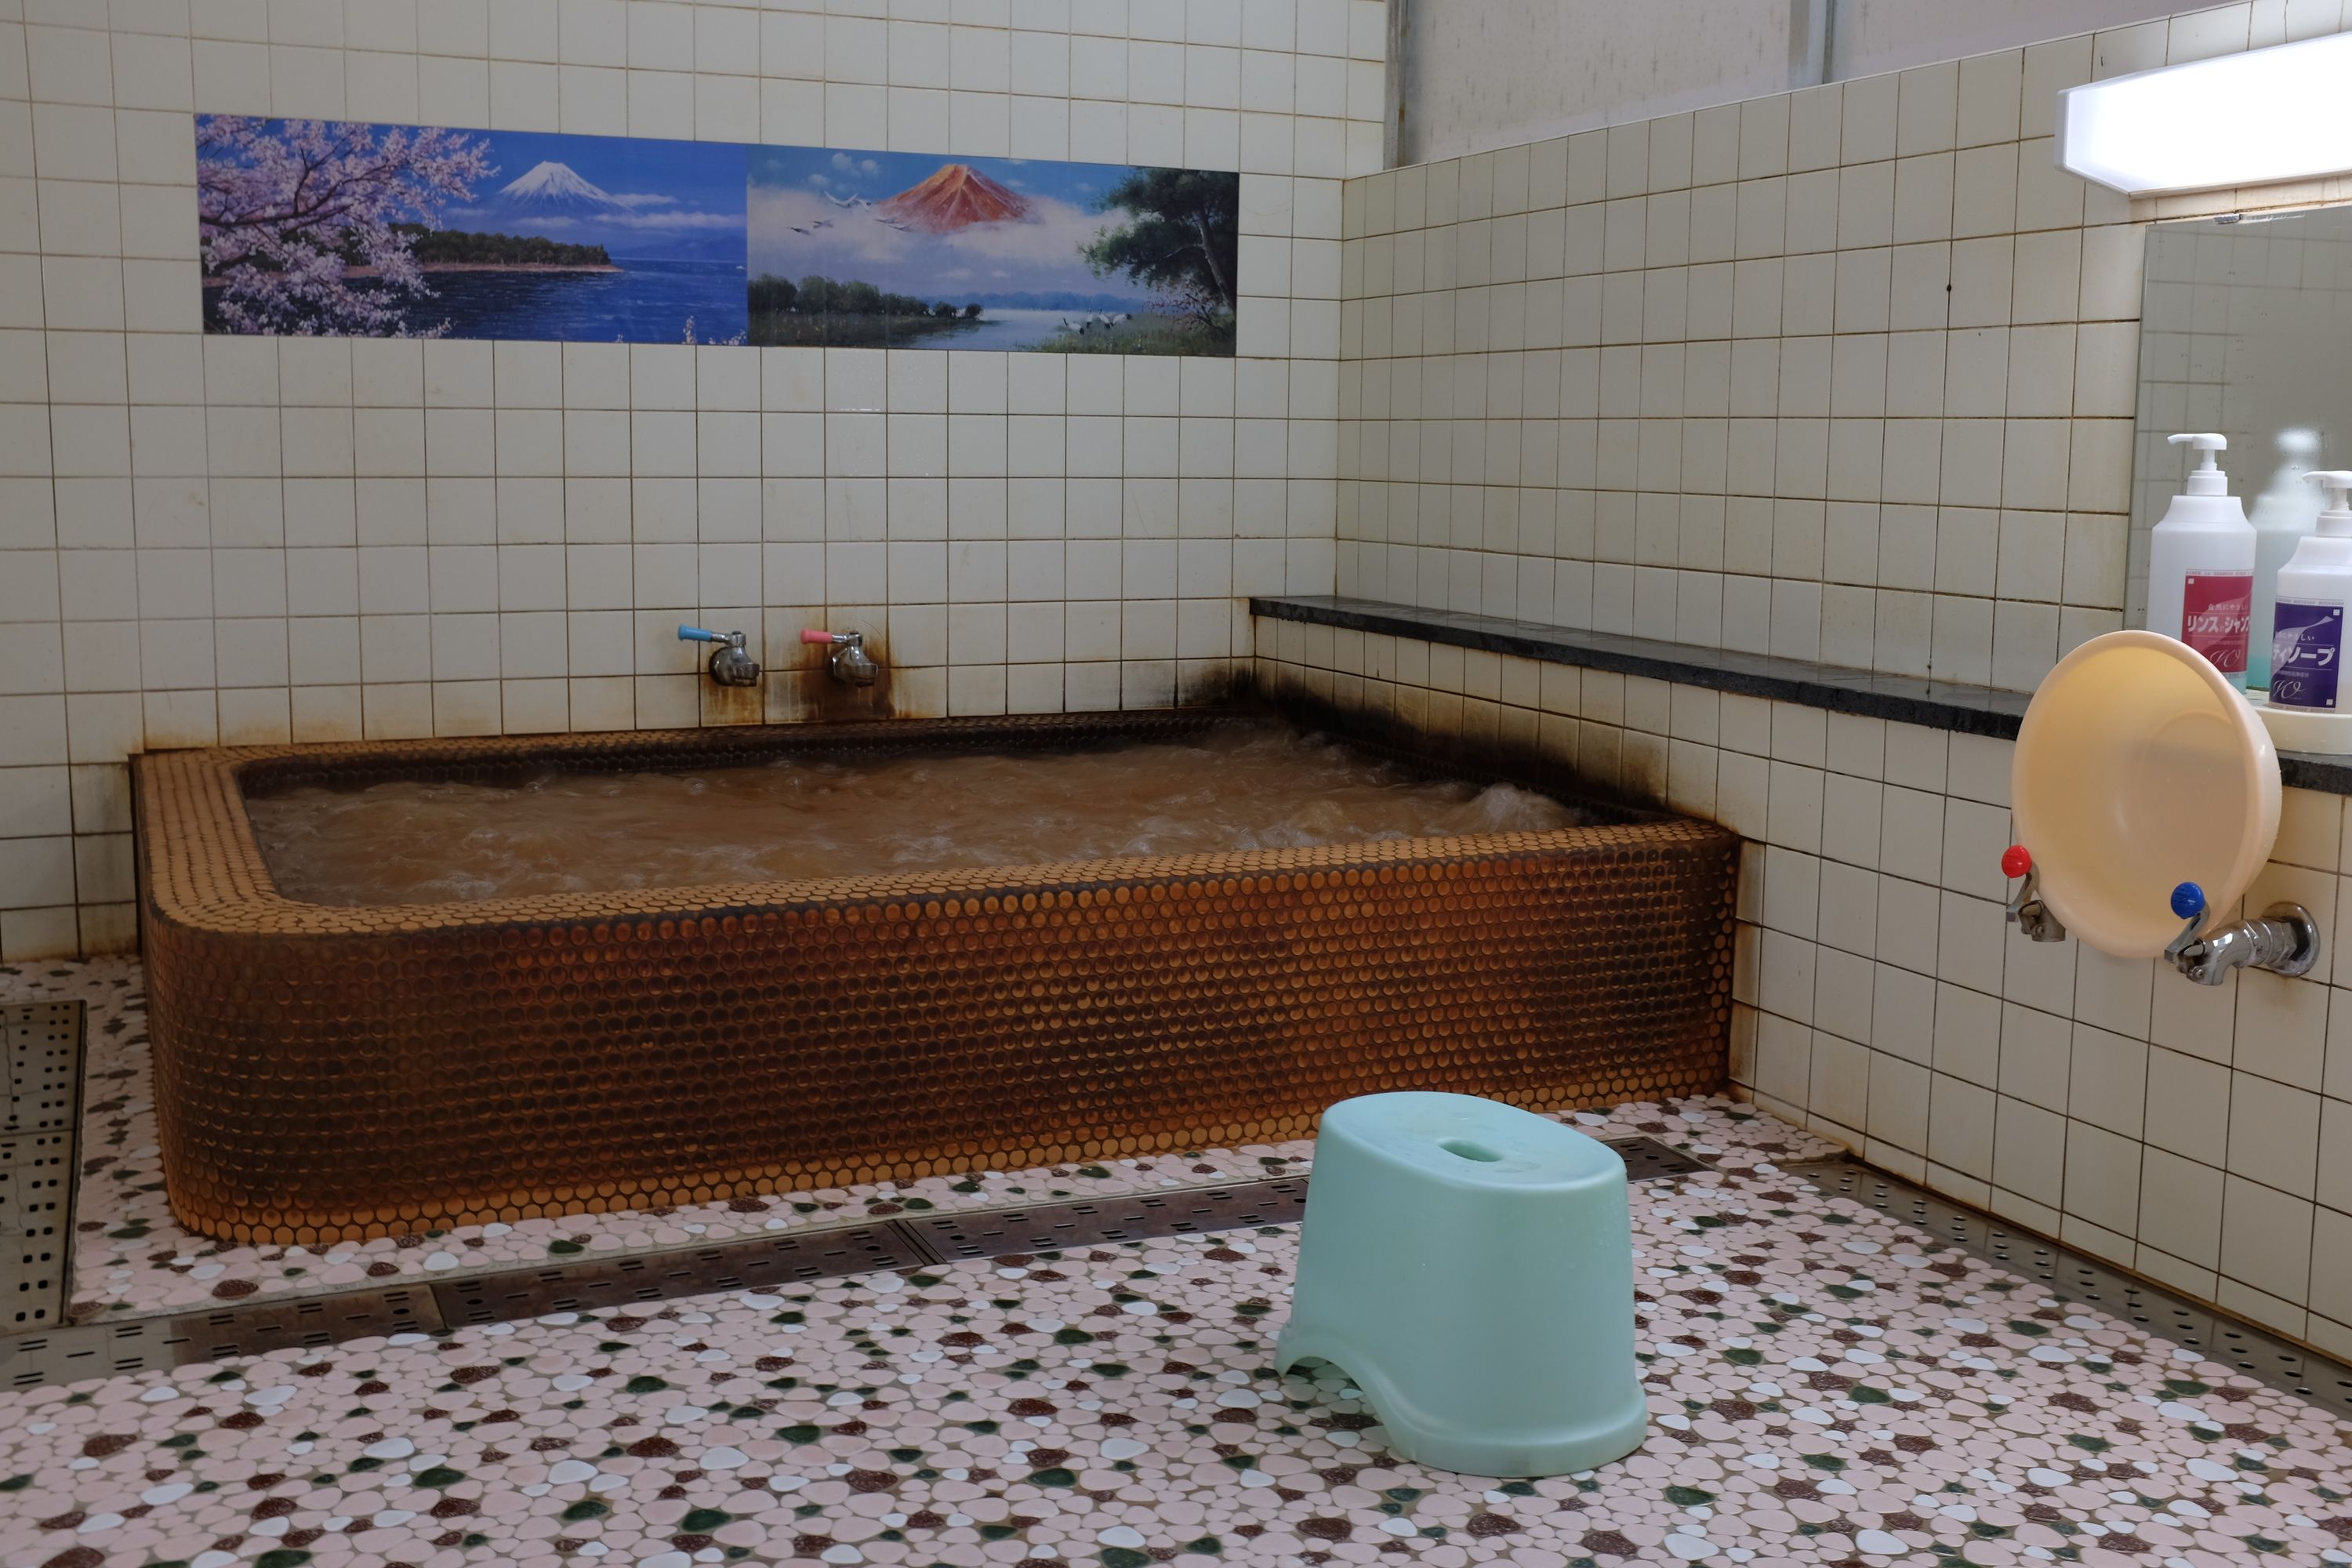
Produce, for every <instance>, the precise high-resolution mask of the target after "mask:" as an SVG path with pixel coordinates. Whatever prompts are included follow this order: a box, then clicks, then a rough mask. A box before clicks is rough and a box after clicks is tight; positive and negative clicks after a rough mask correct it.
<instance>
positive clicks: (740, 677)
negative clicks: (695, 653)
mask: <svg viewBox="0 0 2352 1568" xmlns="http://www.w3.org/2000/svg"><path fill="white" fill-rule="evenodd" d="M677 640H678V641H680V642H707V643H716V644H718V645H719V646H718V647H714V648H712V649H711V650H710V663H709V670H710V679H713V680H715V681H717V682H718V683H719V685H721V686H757V685H759V684H760V666H759V663H758V661H757V660H755V659H754V658H752V657H751V652H750V650H749V649H748V648H746V647H744V643H745V641H746V639H745V637H744V635H743V634H742V633H741V632H713V631H706V630H704V629H703V628H702V627H700V626H680V627H678V628H677Z"/></svg>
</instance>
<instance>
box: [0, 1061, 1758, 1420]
mask: <svg viewBox="0 0 2352 1568" xmlns="http://www.w3.org/2000/svg"><path fill="white" fill-rule="evenodd" d="M76 1028H77V1036H76V1037H77V1039H78V1038H79V1034H78V1030H79V1021H78V1020H77V1023H76ZM1603 1142H1607V1143H1608V1144H1609V1146H1610V1147H1611V1148H1612V1149H1614V1150H1616V1151H1617V1152H1618V1153H1619V1154H1620V1155H1621V1156H1622V1158H1623V1159H1624V1161H1625V1167H1626V1175H1627V1177H1628V1179H1629V1180H1632V1181H1637V1182H1640V1181H1649V1180H1653V1179H1655V1178H1659V1177H1666V1176H1679V1175H1687V1174H1689V1173H1692V1172H1695V1171H1706V1170H1710V1169H1712V1168H1713V1167H1712V1166H1711V1165H1709V1164H1708V1163H1706V1161H1704V1160H1701V1159H1698V1158H1696V1156H1693V1155H1691V1154H1689V1153H1686V1152H1684V1151H1682V1150H1680V1149H1676V1148H1675V1147H1674V1146H1673V1145H1671V1144H1668V1143H1664V1142H1660V1141H1659V1140H1657V1139H1655V1138H1651V1137H1647V1136H1640V1137H1631V1138H1613V1139H1605V1140H1603ZM1306 1212H1307V1176H1306V1174H1305V1173H1299V1174H1297V1175H1289V1176H1275V1177H1271V1178H1268V1179H1266V1180H1264V1181H1256V1182H1235V1183H1232V1184H1228V1185H1224V1186H1214V1187H1186V1188H1177V1189H1174V1190H1171V1191H1165V1192H1158V1193H1131V1194H1118V1195H1116V1196H1110V1197H1100V1198H1078V1199H1072V1200H1068V1201H1066V1202H1062V1203H1052V1204H1031V1205H1024V1206H1022V1207H1019V1208H1003V1209H978V1210H969V1211H964V1212H961V1213H955V1214H936V1213H934V1214H927V1215H902V1216H900V1217H898V1218H896V1219H890V1220H884V1221H881V1222H879V1223H873V1222H864V1223H858V1224H853V1225H841V1226H828V1227H824V1228H812V1229H805V1230H797V1231H793V1232H790V1233H787V1234H785V1235H782V1236H773V1237H752V1238H750V1239H747V1240H743V1241H736V1242H729V1243H726V1244H723V1245H720V1246H716V1247H690V1248H679V1249H677V1250H675V1251H668V1252H655V1253H644V1254H638V1255H635V1256H633V1257H628V1258H583V1259H581V1260H580V1261H578V1262H571V1263H557V1264H549V1265H546V1266H544V1267H540V1268H513V1269H506V1270H502V1271H500V1272H499V1273H495V1274H478V1275H473V1276H470V1277H468V1278H466V1279H449V1280H441V1281H437V1282H436V1283H434V1284H431V1285H423V1284H419V1285H413V1286H404V1287H395V1288H388V1289H363V1290H345V1291H336V1292H331V1293H329V1294H325V1295H320V1296H310V1297H303V1298H299V1299H297V1300H287V1301H277V1302H258V1303H256V1304H255V1305H253V1306H249V1307H227V1308H222V1309H218V1310H212V1311H205V1312H190V1313H183V1314H180V1315H178V1316H176V1317H170V1318H147V1319H138V1320H133V1321H126V1322H112V1323H96V1324H90V1325H88V1326H86V1327H79V1328H57V1329H51V1330H48V1331H44V1332H39V1333H26V1334H16V1335H13V1336H5V1337H0V1387H15V1388H28V1387H33V1386H36V1385H37V1384H52V1383H68V1382H74V1381H77V1380H79V1379H81V1378H89V1377H111V1376H116V1375H119V1374H121V1373H131V1372H141V1371H146V1370H149V1369H152V1368H162V1367H172V1366H180V1365H185V1364H187V1363H192V1362H202V1361H219V1360H224V1359H227V1358H230V1357H235V1356H247V1355H258V1354H261V1353H263V1352H268V1351H274V1350H283V1349H285V1348H286V1347H288V1346H289V1345H307V1346H323V1345H331V1344H338V1343H341V1342H343V1341H345V1340H354V1339H360V1338H363V1337H366V1336H369V1335H375V1334H394V1333H404V1332H407V1333H431V1332H436V1331H441V1330H444V1329H454V1328H458V1327H462V1326H464V1325H467V1324H472V1323H496V1322H507V1321H513V1320H516V1319H520V1318H536V1317H543V1316H545V1315H546V1314H548V1313H550V1312H578V1311H587V1310H593V1309H598V1308H610V1307H623V1306H630V1305H634V1304H637V1303H641V1302H654V1301H667V1300H677V1299H678V1298H681V1297H688V1296H703V1295H709V1294H712V1293H714V1292H718V1291H725V1290H772V1289H776V1288H778V1287H780V1286H784V1285H790V1284H794V1283H797V1282H800V1281H803V1280H810V1279H840V1278H842V1277H843V1276H845V1275H853V1274H870V1273H875V1272H877V1271H879V1270H883V1269H902V1268H922V1267H925V1266H927V1265H932V1264H941V1263H954V1262H960V1261H962V1260H964V1259H967V1258H972V1259H977V1258H1001V1257H1003V1256H1005V1255H1006V1254H1008V1253H1032V1252H1057V1251H1062V1250H1065V1249H1067V1248H1071V1247H1095V1246H1104V1245H1113V1246H1115V1245H1117V1244H1118V1243H1120V1242H1127V1241H1140V1240H1143V1239H1145V1238H1147V1237H1162V1236H1205V1235H1212V1234H1214V1233H1215V1232H1218V1231H1225V1230H1244V1229H1254V1228H1255V1227H1257V1226H1279V1225H1297V1223H1298V1222H1299V1221H1300V1220H1301V1219H1302V1218H1304V1217H1305V1215H1306Z"/></svg>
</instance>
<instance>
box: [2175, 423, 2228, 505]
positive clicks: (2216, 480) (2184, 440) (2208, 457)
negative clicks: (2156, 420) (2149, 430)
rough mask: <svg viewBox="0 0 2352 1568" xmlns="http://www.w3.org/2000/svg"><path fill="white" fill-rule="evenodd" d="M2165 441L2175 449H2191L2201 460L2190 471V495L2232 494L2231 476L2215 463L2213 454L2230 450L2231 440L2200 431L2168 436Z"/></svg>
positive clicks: (2188, 487) (2216, 434) (2211, 432)
mask: <svg viewBox="0 0 2352 1568" xmlns="http://www.w3.org/2000/svg"><path fill="white" fill-rule="evenodd" d="M2165 440H2166V441H2167V442H2168V443H2169V444H2171V445H2172V446H2175V447H2183V446H2186V447H2194V448H2195V449H2196V450H2197V453H2198V455H2199V458H2200V461H2199V463H2198V465H2197V466H2196V467H2195V468H2191V469H2189V484H2188V486H2187V489H2188V493H2189V494H2190V495H2192V496H2219V495H2227V494H2229V493H2230V479H2229V476H2228V475H2226V474H2224V473H2222V472H2221V466H2220V465H2219V464H2217V463H2215V462H2214V461H2213V454H2214V453H2216V452H2224V451H2227V450H2229V447H2230V438H2229V437H2227V436H2223V435H2220V434H2218V433H2216V432H2213V431H2210V430H2209V431H2200V432H2197V433H2195V434H2191V435H2187V436H2167V437H2165Z"/></svg>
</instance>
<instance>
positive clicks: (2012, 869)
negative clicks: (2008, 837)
mask: <svg viewBox="0 0 2352 1568" xmlns="http://www.w3.org/2000/svg"><path fill="white" fill-rule="evenodd" d="M2032 869H2033V857H2032V856H2031V855H2029V854H2027V853H2026V852H2025V846H2024V845H2022V844H2012V845H2011V846H2010V847H2008V848H2006V849H2004V850H2002V851H2001V852H2000V874H2001V875H2002V876H2004V877H2022V876H2024V875H2025V874H2026V873H2027V872H2028V871H2031V870H2032Z"/></svg>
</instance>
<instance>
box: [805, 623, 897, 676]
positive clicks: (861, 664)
mask: <svg viewBox="0 0 2352 1568" xmlns="http://www.w3.org/2000/svg"><path fill="white" fill-rule="evenodd" d="M801 641H803V642H804V643H822V644H825V645H827V646H829V647H832V649H833V652H832V654H831V655H829V656H828V657H827V658H826V659H825V661H824V668H825V669H826V670H827V671H828V672H830V673H831V675H832V676H833V678H834V679H835V680H838V681H840V682H841V683H842V684H843V685H844V686H871V685H873V684H874V678H875V677H876V676H877V674H879V673H880V669H879V667H878V666H877V665H876V664H875V662H874V656H873V655H871V654H869V653H867V652H866V634H865V633H864V632H828V631H824V630H820V629H819V628H817V627H815V626H811V627H808V628H807V629H805V630H804V631H803V632H802V633H801Z"/></svg>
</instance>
